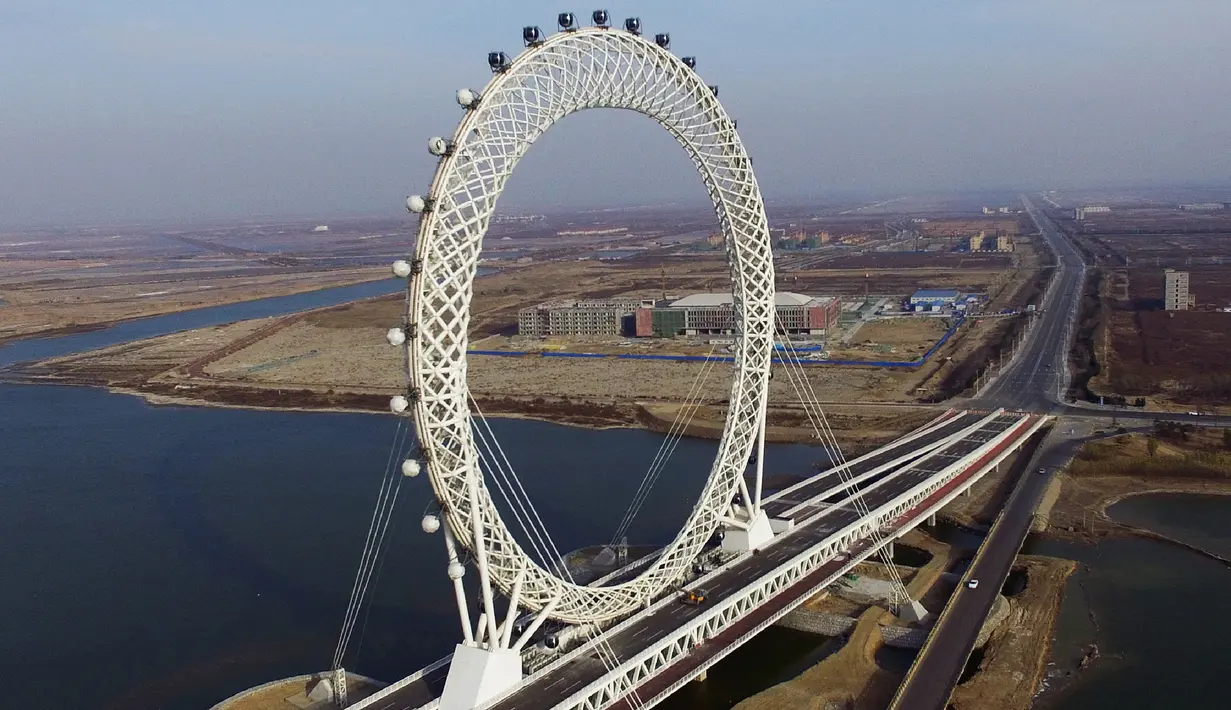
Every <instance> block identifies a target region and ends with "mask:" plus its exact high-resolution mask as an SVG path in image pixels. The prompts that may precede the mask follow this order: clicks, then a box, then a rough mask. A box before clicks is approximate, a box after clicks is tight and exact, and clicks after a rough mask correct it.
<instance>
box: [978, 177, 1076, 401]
mask: <svg viewBox="0 0 1231 710" xmlns="http://www.w3.org/2000/svg"><path fill="white" fill-rule="evenodd" d="M1022 203H1023V204H1024V205H1025V207H1026V213H1027V214H1029V215H1030V218H1031V219H1032V220H1034V223H1035V226H1037V227H1038V229H1039V232H1040V233H1041V234H1042V235H1043V239H1044V241H1046V242H1047V245H1048V247H1050V248H1051V250H1052V253H1053V254H1055V256H1056V267H1055V275H1054V276H1053V277H1052V280H1051V283H1050V284H1049V285H1048V288H1047V292H1046V293H1045V295H1044V297H1043V302H1042V303H1041V304H1040V305H1039V310H1038V311H1037V312H1036V315H1035V316H1034V323H1033V324H1032V325H1031V326H1030V330H1029V331H1028V332H1027V333H1026V335H1025V340H1024V342H1023V344H1022V346H1021V347H1019V348H1018V350H1017V352H1016V353H1015V354H1014V356H1013V359H1012V360H1011V361H1010V362H1009V365H1008V366H1007V367H1005V368H1004V369H1003V370H1001V372H1000V374H999V375H998V376H997V377H996V379H994V380H993V381H992V382H991V383H990V384H989V385H988V386H987V387H985V388H984V389H983V391H982V392H980V393H979V394H978V395H977V396H976V397H975V400H974V404H975V406H985V407H1008V408H1014V409H1023V410H1029V411H1035V412H1053V411H1055V410H1058V409H1061V408H1063V404H1064V403H1063V401H1062V397H1061V391H1062V390H1063V389H1064V387H1065V386H1067V384H1068V382H1067V378H1066V377H1065V375H1064V374H1063V373H1064V372H1066V368H1067V363H1068V352H1069V348H1070V341H1071V334H1072V333H1073V332H1074V331H1075V330H1076V320H1077V317H1078V307H1079V305H1080V303H1081V293H1082V284H1083V283H1084V282H1085V278H1086V266H1085V263H1084V262H1083V261H1082V257H1081V253H1080V252H1078V251H1077V248H1076V247H1074V246H1073V244H1072V242H1070V241H1069V240H1068V239H1067V238H1066V237H1065V236H1064V235H1063V234H1061V233H1060V230H1059V229H1057V228H1056V225H1055V224H1053V223H1052V221H1051V220H1050V219H1048V218H1047V215H1045V214H1043V212H1042V211H1041V210H1039V209H1038V208H1036V207H1035V206H1034V204H1033V203H1032V202H1031V201H1030V198H1028V197H1025V196H1023V197H1022Z"/></svg>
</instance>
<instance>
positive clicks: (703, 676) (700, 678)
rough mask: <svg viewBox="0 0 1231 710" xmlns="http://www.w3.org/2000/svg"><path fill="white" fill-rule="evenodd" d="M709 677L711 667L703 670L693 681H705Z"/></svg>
mask: <svg viewBox="0 0 1231 710" xmlns="http://www.w3.org/2000/svg"><path fill="white" fill-rule="evenodd" d="M709 677H710V669H708V668H706V669H705V670H703V671H701V674H700V675H698V676H697V677H696V678H693V679H692V681H693V682H694V683H704V682H705V680H706V678H709Z"/></svg>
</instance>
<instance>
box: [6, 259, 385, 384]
mask: <svg viewBox="0 0 1231 710" xmlns="http://www.w3.org/2000/svg"><path fill="white" fill-rule="evenodd" d="M405 290H406V282H405V281H403V280H401V279H393V278H390V279H383V280H380V281H369V282H367V283H361V284H354V285H352V286H338V287H336V288H326V289H321V290H319V291H309V292H307V293H298V294H295V295H292V296H277V297H275V298H262V299H260V300H256V301H248V302H246V303H233V304H230V305H226V306H212V307H210V308H198V309H196V310H192V311H184V312H182V313H176V314H173V315H168V316H154V317H152V318H139V319H137V320H130V321H126V322H124V323H120V324H118V325H115V326H112V327H110V328H106V329H104V330H98V331H94V332H92V333H80V334H77V335H69V336H65V337H61V338H35V339H33V340H19V341H17V342H15V343H12V344H10V345H5V346H0V367H3V366H5V365H11V364H13V363H14V362H21V361H23V360H41V359H43V358H48V357H55V356H57V355H65V354H68V353H74V352H80V351H82V350H92V349H94V348H102V347H106V346H108V345H116V344H118V343H127V342H128V341H130V340H140V339H141V338H152V337H154V336H156V335H166V334H167V333H175V332H178V331H181V330H191V329H193V328H206V327H208V326H212V325H221V324H223V323H233V322H235V321H237V320H245V319H248V318H265V317H269V316H280V315H286V314H288V313H296V312H298V311H305V310H308V309H310V308H320V307H322V306H330V305H334V304H337V303H346V302H348V301H354V300H358V299H361V298H370V297H372V296H384V295H387V294H391V293H397V292H399V291H405Z"/></svg>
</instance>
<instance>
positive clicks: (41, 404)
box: [0, 282, 822, 710]
mask: <svg viewBox="0 0 1231 710" xmlns="http://www.w3.org/2000/svg"><path fill="white" fill-rule="evenodd" d="M385 286H387V284H385V283H384V282H382V283H381V284H380V286H375V285H373V286H370V288H372V289H374V291H372V292H366V291H363V290H362V289H360V290H359V293H357V294H356V293H355V292H354V291H353V290H352V291H346V292H340V290H336V289H335V290H333V291H334V292H335V294H334V296H333V300H328V299H326V300H321V295H320V294H317V295H310V294H304V295H301V296H292V297H287V298H288V299H290V300H285V299H270V301H273V300H279V301H280V303H279V304H271V303H269V302H268V301H266V302H258V303H249V304H240V305H236V306H227V307H223V308H218V309H206V310H203V311H197V312H194V313H190V314H181V315H177V316H167V317H161V318H152V319H145V320H142V321H137V322H132V323H127V324H124V325H121V326H118V327H116V328H113V329H110V330H107V331H101V332H96V333H88V334H82V335H77V336H69V337H65V338H59V339H48V340H42V341H30V342H21V343H16V344H13V345H11V346H8V347H6V348H0V362H9V363H11V362H13V361H18V360H24V359H27V358H31V357H43V356H48V355H51V354H62V353H65V352H71V351H74V350H78V349H85V348H90V347H98V346H100V345H104V344H111V343H116V342H123V341H124V340H127V339H132V338H135V337H146V336H150V335H156V334H159V333H165V332H174V331H176V330H182V329H185V328H191V327H199V326H202V325H206V324H209V323H218V322H226V321H229V320H234V319H237V318H247V317H255V316H258V315H274V314H277V313H282V312H289V311H290V310H298V309H299V308H304V307H311V306H314V305H324V304H325V303H330V302H341V301H345V300H350V299H352V298H355V297H357V296H361V295H372V294H373V293H381V292H386V291H383V290H381V289H383V288H384V287H385ZM350 288H351V289H356V288H357V287H350ZM206 311H209V313H207V312H206ZM492 426H493V428H494V429H495V431H496V433H497V436H498V437H499V438H500V441H501V443H502V444H503V446H504V448H505V449H506V451H507V452H508V455H509V458H510V459H511V461H512V464H513V467H514V468H515V470H516V471H517V472H518V474H519V477H520V478H521V479H522V481H523V483H524V485H525V486H526V489H527V491H528V493H529V495H530V496H531V498H532V499H533V500H534V502H535V504H536V506H537V507H538V510H539V512H540V513H541V515H542V516H543V518H544V520H545V521H546V522H547V524H548V526H549V528H550V530H551V533H552V535H553V537H554V538H555V540H556V542H557V544H558V545H559V546H560V547H561V548H562V549H571V548H572V547H577V546H580V545H583V544H591V543H594V542H596V541H605V540H606V539H608V538H609V537H610V535H611V533H612V531H613V530H614V529H615V528H616V526H617V523H618V522H619V519H620V517H621V515H622V514H623V508H624V506H625V505H626V502H627V501H629V500H630V499H631V497H632V495H633V492H634V490H635V488H636V486H637V484H638V482H639V480H640V477H641V475H642V473H643V472H644V471H645V469H646V467H647V465H648V464H649V462H650V460H651V459H652V458H653V456H654V453H655V451H656V450H657V448H658V446H659V443H660V442H661V440H662V439H661V437H660V436H659V435H656V434H652V433H649V432H644V431H637V430H611V431H591V430H586V429H578V428H571V427H562V426H555V425H550V424H545V423H539V422H529V421H517V420H505V421H494V422H492ZM395 427H396V420H395V419H393V418H392V417H391V416H379V415H366V414H336V413H290V412H288V413H279V412H256V411H244V410H231V409H208V408H190V407H153V406H150V405H147V404H145V403H144V402H143V401H142V400H140V399H138V398H133V397H126V396H122V395H113V394H110V393H108V392H106V391H104V390H99V389H90V388H78V387H54V386H25V385H2V384H0V451H3V459H0V570H2V571H3V580H4V583H3V584H0V609H4V610H5V614H3V615H0V664H3V667H4V668H5V669H6V671H7V672H8V673H9V674H10V675H9V677H10V682H9V683H8V684H7V686H8V687H7V689H6V693H7V697H6V701H5V703H4V706H6V707H20V706H23V705H25V704H27V703H29V704H34V703H36V702H37V705H38V707H40V708H80V707H87V706H88V707H102V708H107V709H108V710H127V709H129V708H132V709H134V710H137V709H140V710H148V709H149V708H162V709H163V710H177V709H179V708H183V709H185V710H188V709H190V708H203V707H209V706H210V705H211V704H212V703H214V702H216V701H217V700H219V699H221V698H222V697H225V696H226V695H228V694H230V693H232V692H235V691H237V690H239V689H242V688H244V687H247V686H250V685H254V684H257V683H260V682H264V681H267V680H270V679H273V678H278V677H284V676H288V675H293V674H298V673H303V672H310V671H315V670H319V669H322V668H324V667H325V666H326V665H328V663H329V659H330V657H331V656H332V653H333V648H334V644H335V643H336V637H337V633H338V630H339V627H340V624H341V618H342V615H343V613H344V611H345V607H346V601H347V598H348V596H349V593H350V587H351V582H352V580H353V576H354V571H355V567H356V565H357V563H358V557H359V552H360V550H361V548H362V545H363V537H364V534H365V533H366V530H367V524H368V521H369V518H370V516H371V511H372V506H373V504H374V501H375V498H376V492H377V487H378V485H379V481H380V478H381V475H382V473H383V471H384V466H385V462H386V460H387V458H388V455H389V451H390V446H391V442H392V440H393V434H394V429H395ZM715 449H716V445H715V442H708V441H695V440H686V441H684V442H682V443H681V445H680V447H679V449H678V450H677V452H676V454H675V456H674V457H673V459H672V466H671V469H670V471H669V472H668V473H667V474H665V475H664V476H663V477H662V479H661V480H660V481H659V483H658V486H657V488H656V489H655V490H656V495H655V496H654V497H653V499H652V500H651V501H650V502H649V503H647V505H646V507H645V509H644V510H643V511H642V513H641V515H640V517H639V518H638V524H637V525H636V526H635V530H636V534H635V536H634V539H633V542H643V541H647V542H649V541H652V542H665V541H666V540H668V539H669V538H670V537H671V536H672V535H673V534H674V532H675V531H676V529H677V528H678V526H679V524H680V522H682V520H683V519H684V517H685V515H686V514H687V511H688V510H689V509H690V507H691V505H692V502H693V500H695V497H696V494H697V492H698V490H699V487H700V485H701V482H702V481H703V480H704V477H705V475H706V473H707V472H708V468H709V465H710V463H711V461H712V458H713V455H714V451H715ZM821 457H822V454H821V452H820V451H819V450H817V449H813V448H811V447H806V446H771V447H769V449H768V451H767V455H766V467H767V470H768V471H769V472H771V473H801V472H804V471H806V470H807V469H809V468H810V467H811V465H812V464H813V463H814V462H815V461H817V460H818V459H819V458H821ZM430 500H431V493H430V488H429V486H428V484H427V481H426V480H425V479H423V478H418V479H413V480H408V481H407V482H406V485H405V486H404V487H403V489H402V494H401V497H400V502H399V504H398V515H396V516H395V527H394V529H393V531H392V534H391V539H390V542H389V552H388V556H387V558H386V560H385V563H384V565H383V567H382V568H381V572H380V577H379V580H378V583H377V584H376V596H375V603H374V604H373V606H372V608H371V611H370V615H369V616H368V617H367V618H366V619H364V620H361V622H360V625H361V627H362V628H363V629H365V631H364V632H363V633H362V634H360V633H358V632H357V634H356V639H355V642H353V644H352V657H351V658H349V659H348V661H347V666H348V667H350V668H353V669H355V670H357V671H359V672H362V673H366V674H369V675H373V676H376V677H380V678H386V679H394V678H397V677H399V675H400V674H404V673H406V672H408V671H411V670H414V669H416V668H419V667H421V666H423V665H425V664H427V663H429V662H431V661H433V660H435V659H436V658H439V657H440V656H441V655H443V654H445V653H447V652H449V650H450V649H451V648H452V646H453V644H454V643H455V642H456V641H457V640H458V638H459V636H460V630H459V629H458V625H457V620H456V616H455V611H454V607H453V601H452V597H451V595H450V590H449V586H448V583H447V580H446V578H445V575H444V567H445V558H444V551H443V544H442V542H441V540H439V539H436V538H433V537H432V536H428V535H425V534H424V533H422V532H421V531H420V530H419V526H418V521H419V518H420V517H421V515H422V513H423V511H424V509H425V508H426V507H427V506H428V504H429V501H430ZM613 501H614V502H615V503H613ZM356 644H357V645H358V650H357V652H356V651H355V650H354V648H355V645H356ZM804 645H805V646H807V648H805V649H804V651H805V655H806V654H808V653H813V652H815V648H816V647H817V646H819V642H813V641H812V640H808V643H807V644H804ZM796 656H798V654H796ZM790 662H791V661H790V660H789V659H786V660H784V661H782V662H778V663H777V666H776V667H781V666H783V664H784V663H787V664H789V663H790ZM761 675H762V676H763V677H767V676H766V674H761ZM716 687H718V686H716ZM715 692H717V691H715ZM719 706H724V705H722V704H719Z"/></svg>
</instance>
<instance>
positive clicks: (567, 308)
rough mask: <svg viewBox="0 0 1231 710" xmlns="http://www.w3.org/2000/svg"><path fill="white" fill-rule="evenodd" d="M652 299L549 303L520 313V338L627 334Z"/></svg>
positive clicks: (586, 300)
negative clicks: (642, 309) (636, 317)
mask: <svg viewBox="0 0 1231 710" xmlns="http://www.w3.org/2000/svg"><path fill="white" fill-rule="evenodd" d="M653 303H654V301H653V300H648V299H639V298H612V299H579V300H560V301H547V302H546V303H540V304H538V305H537V306H531V307H529V308H523V309H521V310H520V311H518V313H517V333H518V335H529V336H536V337H543V336H548V335H564V336H594V335H625V334H629V333H631V332H632V330H633V327H634V326H633V318H634V314H635V313H636V312H637V309H638V308H641V307H643V306H645V305H646V304H649V305H651V306H652V305H653Z"/></svg>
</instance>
